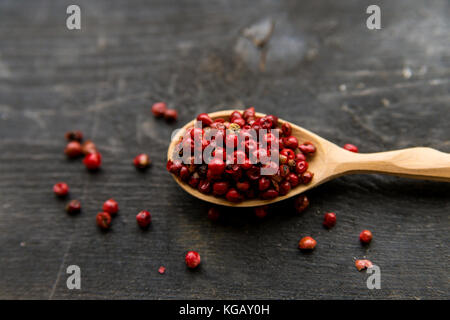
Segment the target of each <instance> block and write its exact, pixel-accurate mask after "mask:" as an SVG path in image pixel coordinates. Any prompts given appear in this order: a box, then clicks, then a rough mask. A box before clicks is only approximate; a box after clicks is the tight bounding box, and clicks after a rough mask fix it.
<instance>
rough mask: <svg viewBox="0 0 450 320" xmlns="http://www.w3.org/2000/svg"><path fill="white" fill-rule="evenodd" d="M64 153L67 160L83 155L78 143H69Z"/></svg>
mask: <svg viewBox="0 0 450 320" xmlns="http://www.w3.org/2000/svg"><path fill="white" fill-rule="evenodd" d="M64 153H65V154H66V155H67V156H68V157H69V158H76V157H79V156H81V155H82V154H83V150H82V148H81V144H80V143H79V142H78V141H70V142H69V143H68V144H67V146H66V148H65V149H64Z"/></svg>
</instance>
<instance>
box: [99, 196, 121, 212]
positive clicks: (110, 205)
mask: <svg viewBox="0 0 450 320" xmlns="http://www.w3.org/2000/svg"><path fill="white" fill-rule="evenodd" d="M102 209H103V211H104V212H108V213H109V214H110V215H115V214H116V213H117V211H119V204H118V203H117V201H116V200H114V199H109V200H106V201H105V203H103V208H102Z"/></svg>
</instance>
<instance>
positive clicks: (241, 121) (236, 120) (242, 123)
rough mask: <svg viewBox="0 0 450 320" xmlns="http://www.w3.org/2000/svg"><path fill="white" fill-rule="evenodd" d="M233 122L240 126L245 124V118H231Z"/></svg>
mask: <svg viewBox="0 0 450 320" xmlns="http://www.w3.org/2000/svg"><path fill="white" fill-rule="evenodd" d="M233 123H235V124H237V125H238V126H239V127H240V128H242V127H243V126H245V120H244V119H243V118H236V119H233Z"/></svg>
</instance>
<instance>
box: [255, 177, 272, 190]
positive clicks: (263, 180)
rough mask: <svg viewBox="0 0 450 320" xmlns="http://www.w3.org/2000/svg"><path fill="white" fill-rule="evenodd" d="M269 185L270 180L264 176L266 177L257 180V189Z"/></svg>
mask: <svg viewBox="0 0 450 320" xmlns="http://www.w3.org/2000/svg"><path fill="white" fill-rule="evenodd" d="M269 187H270V180H269V179H268V178H266V177H261V178H259V181H258V190H259V191H264V190H266V189H267V188H269Z"/></svg>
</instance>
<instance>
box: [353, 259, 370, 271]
mask: <svg viewBox="0 0 450 320" xmlns="http://www.w3.org/2000/svg"><path fill="white" fill-rule="evenodd" d="M372 266H373V264H372V262H371V261H370V260H366V259H364V260H356V261H355V267H356V269H358V271H361V270H365V269H367V268H370V267H372Z"/></svg>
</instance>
